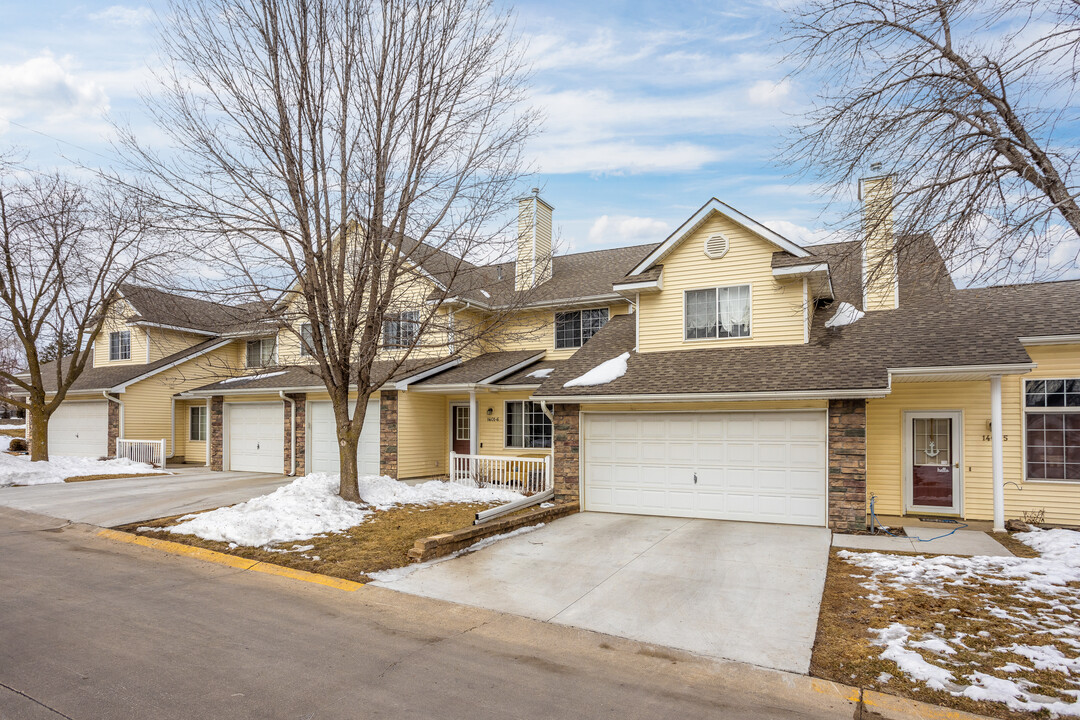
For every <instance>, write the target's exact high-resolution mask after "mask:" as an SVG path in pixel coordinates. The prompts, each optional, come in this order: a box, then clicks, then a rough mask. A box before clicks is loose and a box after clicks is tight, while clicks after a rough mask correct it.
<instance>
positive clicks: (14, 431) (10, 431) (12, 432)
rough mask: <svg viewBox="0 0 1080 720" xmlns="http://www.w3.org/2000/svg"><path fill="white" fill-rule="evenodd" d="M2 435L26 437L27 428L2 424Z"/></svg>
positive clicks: (0, 432)
mask: <svg viewBox="0 0 1080 720" xmlns="http://www.w3.org/2000/svg"><path fill="white" fill-rule="evenodd" d="M0 435H7V436H8V437H17V438H21V437H26V428H9V427H4V426H3V425H0Z"/></svg>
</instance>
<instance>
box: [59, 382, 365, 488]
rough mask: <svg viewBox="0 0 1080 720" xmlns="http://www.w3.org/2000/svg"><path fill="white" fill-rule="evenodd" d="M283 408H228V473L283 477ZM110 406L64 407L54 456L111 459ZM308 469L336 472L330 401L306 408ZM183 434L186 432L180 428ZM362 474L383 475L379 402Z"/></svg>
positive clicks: (362, 459)
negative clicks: (380, 468)
mask: <svg viewBox="0 0 1080 720" xmlns="http://www.w3.org/2000/svg"><path fill="white" fill-rule="evenodd" d="M282 412H283V410H282V403H279V402H260V403H228V404H226V406H225V413H226V415H227V420H226V423H227V428H228V435H227V437H228V445H227V447H226V448H225V467H226V469H229V470H249V471H253V472H267V473H280V472H282V471H283V469H284V468H285V424H284V416H283V414H282ZM108 423H109V408H108V404H107V401H104V400H102V401H95V402H72V403H64V404H62V405H61V406H60V408H59V409H58V410H57V411H56V412H55V413H54V414H53V416H52V418H51V419H50V421H49V452H50V453H52V454H54V455H69V456H80V457H101V456H104V455H107V454H108ZM307 423H308V425H307V433H306V437H307V447H308V470H309V471H311V472H337V471H338V449H337V433H336V432H335V430H334V413H333V410H332V409H331V405H330V403H329V402H313V403H309V404H308V406H307ZM177 431H178V432H184V431H185V428H183V427H178V428H177ZM358 453H359V458H358V464H359V466H360V473H361V474H363V475H367V474H378V472H379V401H378V399H373V400H370V401H369V402H368V407H367V415H366V416H365V418H364V430H363V433H362V434H361V436H360V446H359V448H358Z"/></svg>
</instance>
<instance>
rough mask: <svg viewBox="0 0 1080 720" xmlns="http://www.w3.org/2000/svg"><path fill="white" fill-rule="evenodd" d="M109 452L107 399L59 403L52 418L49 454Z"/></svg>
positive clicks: (90, 454) (77, 454) (67, 454)
mask: <svg viewBox="0 0 1080 720" xmlns="http://www.w3.org/2000/svg"><path fill="white" fill-rule="evenodd" d="M108 453H109V406H108V404H107V401H105V400H101V401H98V402H65V403H60V407H59V408H57V410H56V412H54V413H53V415H52V417H51V418H49V454H50V455H57V456H65V457H88V458H99V457H103V456H105V455H108Z"/></svg>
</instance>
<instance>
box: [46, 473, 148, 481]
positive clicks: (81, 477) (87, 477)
mask: <svg viewBox="0 0 1080 720" xmlns="http://www.w3.org/2000/svg"><path fill="white" fill-rule="evenodd" d="M137 477H149V476H148V475H131V474H130V473H128V474H123V475H109V474H106V475H76V476H75V477H69V478H64V482H66V483H76V482H86V481H88V480H115V479H116V478H137ZM162 477H165V476H162Z"/></svg>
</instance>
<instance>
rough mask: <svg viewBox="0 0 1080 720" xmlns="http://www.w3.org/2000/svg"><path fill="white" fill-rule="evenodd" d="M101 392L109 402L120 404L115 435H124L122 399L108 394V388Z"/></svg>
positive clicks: (119, 436) (118, 436) (120, 436)
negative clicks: (118, 420)
mask: <svg viewBox="0 0 1080 720" xmlns="http://www.w3.org/2000/svg"><path fill="white" fill-rule="evenodd" d="M101 394H102V395H104V396H105V399H106V400H108V401H109V402H114V403H116V404H117V405H119V406H120V422H119V424H118V427H117V428H116V437H117V439H119V438H122V437H124V402H123V400H120V399H119V398H114V397H113V396H111V395H109V391H108V390H102V391H101ZM109 449H110V450H113V451H115V450H116V448H109Z"/></svg>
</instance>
